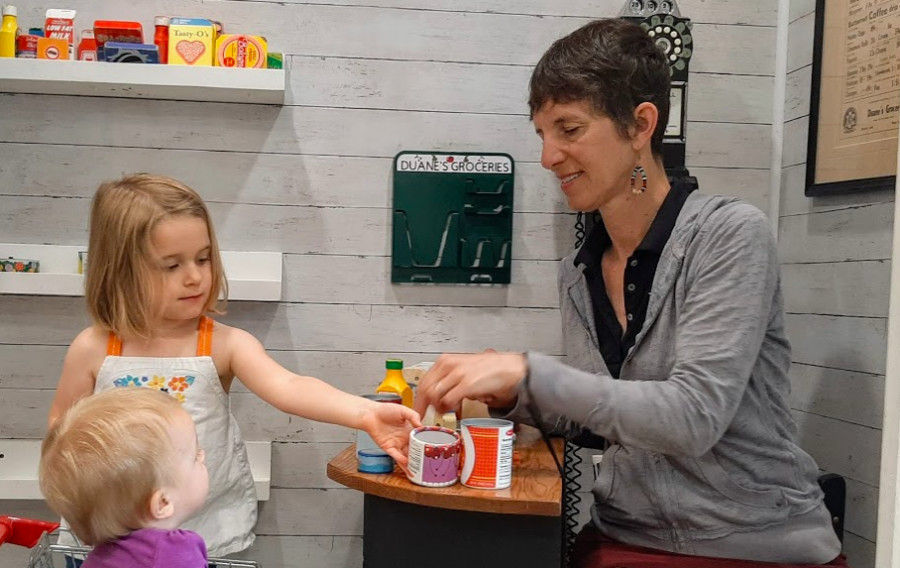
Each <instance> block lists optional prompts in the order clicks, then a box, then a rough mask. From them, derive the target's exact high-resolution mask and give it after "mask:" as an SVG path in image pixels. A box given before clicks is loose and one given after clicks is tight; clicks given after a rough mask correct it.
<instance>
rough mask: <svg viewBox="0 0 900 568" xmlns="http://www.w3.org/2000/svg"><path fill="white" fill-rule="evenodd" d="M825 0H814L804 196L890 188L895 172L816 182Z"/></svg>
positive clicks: (893, 182)
mask: <svg viewBox="0 0 900 568" xmlns="http://www.w3.org/2000/svg"><path fill="white" fill-rule="evenodd" d="M825 2H826V0H816V21H815V32H814V35H813V61H812V89H811V93H810V99H809V131H808V134H807V150H806V152H807V154H806V188H805V190H804V194H805V195H806V196H807V197H816V196H819V195H838V194H847V193H858V192H867V191H885V190H887V191H890V190H893V189H894V188H895V184H896V182H897V176H895V175H894V176H880V177H871V178H861V179H854V180H847V181H840V182H829V183H816V154H817V153H818V139H819V98H820V96H821V94H822V93H821V91H822V58H823V51H824V47H823V41H824V39H825Z"/></svg>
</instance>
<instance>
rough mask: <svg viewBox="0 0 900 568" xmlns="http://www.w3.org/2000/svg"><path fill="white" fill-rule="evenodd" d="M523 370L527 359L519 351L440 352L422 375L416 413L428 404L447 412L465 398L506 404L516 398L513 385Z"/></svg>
mask: <svg viewBox="0 0 900 568" xmlns="http://www.w3.org/2000/svg"><path fill="white" fill-rule="evenodd" d="M527 372H528V363H527V361H526V359H525V355H523V354H521V353H497V352H495V351H486V352H484V353H478V354H474V355H441V356H440V357H438V360H437V361H436V362H435V363H434V365H433V366H432V367H431V369H430V370H429V371H428V373H426V374H425V376H424V377H422V380H421V382H420V383H419V389H418V390H419V392H418V393H417V394H416V404H415V407H416V410H417V411H419V413H420V414H422V413H424V412H425V409H427V408H428V405H433V406H434V407H435V409H437V411H438V412H450V411H452V410H456V409H458V408H459V407H460V405H461V404H462V400H463V399H464V398H468V399H470V400H477V401H479V402H483V403H485V404H487V405H488V406H492V407H494V408H509V407H512V406H513V405H514V404H515V402H516V388H517V387H518V386H519V383H521V382H522V380H524V379H525V375H526V373H527Z"/></svg>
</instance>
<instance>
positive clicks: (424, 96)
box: [0, 0, 777, 567]
mask: <svg viewBox="0 0 900 568" xmlns="http://www.w3.org/2000/svg"><path fill="white" fill-rule="evenodd" d="M621 4H622V1H620V0H570V1H568V2H558V1H557V0H521V1H517V2H514V3H513V2H501V1H500V0H453V1H451V0H359V1H353V0H343V1H341V0H331V1H329V2H327V3H325V2H322V3H315V2H302V1H287V2H285V1H280V2H274V1H265V0H263V1H249V0H227V1H221V0H212V1H209V0H208V1H200V0H153V1H147V2H142V3H140V4H126V3H121V2H114V1H113V0H72V1H70V2H68V4H67V7H70V8H74V9H77V10H78V14H79V16H78V18H79V21H80V22H82V24H80V25H79V27H81V26H82V25H84V24H85V23H86V22H90V21H93V20H94V19H98V18H103V19H138V20H140V21H142V22H143V23H144V25H145V30H146V29H150V24H151V22H152V17H153V16H154V15H157V14H170V15H183V16H201V17H210V18H214V19H217V20H220V21H221V22H223V24H224V25H225V27H226V29H227V30H234V31H244V32H250V33H261V34H265V35H266V36H267V38H268V40H269V45H270V46H271V48H272V49H273V51H283V52H285V54H286V64H287V65H288V66H289V68H290V75H289V76H290V85H289V92H288V95H287V103H286V105H285V106H284V107H266V106H252V105H235V104H212V103H181V102H164V101H140V100H126V99H107V98H89V97H62V96H50V95H44V96H28V95H4V94H0V125H2V126H0V242H30V243H48V244H84V243H85V242H86V240H87V234H86V221H87V212H88V207H89V200H90V196H91V194H92V192H93V190H94V188H95V187H96V186H97V184H98V183H99V182H100V181H101V180H103V179H107V178H111V177H115V176H118V175H120V174H122V173H124V172H132V171H153V172H159V173H163V174H167V175H172V176H175V177H177V178H179V179H182V180H183V181H185V182H186V183H188V184H190V185H192V186H193V187H195V188H196V189H197V190H198V191H200V193H201V194H202V195H203V196H204V198H205V199H206V200H207V201H208V202H209V204H210V208H211V210H212V213H213V216H214V219H215V223H216V228H217V232H218V234H219V237H220V240H221V244H222V246H223V248H226V249H231V250H273V251H282V252H285V253H286V256H285V285H284V298H285V301H284V302H281V303H279V304H255V303H234V304H232V305H231V307H230V313H229V316H228V318H227V321H228V322H229V323H233V324H235V325H239V326H242V327H245V328H246V329H248V330H250V331H251V332H253V333H254V334H256V335H257V336H258V337H259V338H260V339H261V340H262V341H264V343H265V344H266V346H267V347H268V348H269V349H270V351H271V353H272V354H273V356H274V357H275V358H276V359H278V360H279V361H281V362H282V363H283V364H285V365H286V366H288V367H289V368H291V369H295V370H297V371H298V372H302V373H308V374H313V375H316V376H320V377H322V378H325V379H326V380H329V381H330V382H332V383H333V384H335V385H336V386H338V387H340V388H343V389H346V390H349V391H351V392H367V391H370V390H371V389H372V387H374V385H375V384H377V382H378V381H379V380H380V378H381V375H382V373H383V371H382V369H383V361H384V359H385V358H386V357H393V356H400V357H403V358H404V359H405V360H407V361H410V362H417V361H420V360H429V359H431V358H433V357H434V356H435V355H436V354H437V353H440V352H442V351H446V350H450V351H454V350H456V351H464V350H477V349H482V348H484V347H488V346H491V347H495V348H498V349H535V350H540V351H544V352H547V353H551V354H561V341H560V336H559V322H558V312H557V310H556V303H557V300H556V290H555V279H556V261H557V260H558V259H559V258H560V257H562V256H563V255H564V254H566V253H567V251H569V250H570V249H571V247H572V245H573V242H574V237H573V230H572V224H573V217H572V216H571V215H569V214H567V212H566V207H565V203H564V201H563V200H562V199H561V198H560V197H561V196H560V195H559V193H558V192H557V190H556V187H555V184H554V183H553V180H552V178H551V177H550V176H548V175H547V174H546V173H544V172H543V171H542V170H541V168H540V165H539V163H538V161H539V152H540V145H539V141H538V139H537V137H536V136H534V134H533V132H532V129H531V126H530V124H529V123H528V120H527V109H526V106H525V100H526V86H527V80H528V76H529V73H530V68H531V66H533V65H534V63H535V62H536V61H537V59H538V58H539V57H540V55H541V53H542V52H543V50H544V49H546V47H548V46H549V45H550V43H551V42H552V41H553V40H554V39H556V38H557V37H559V36H561V35H563V34H565V33H567V32H569V31H571V30H573V29H575V28H577V27H578V26H580V25H582V24H583V23H586V22H587V21H589V20H591V19H593V18H597V17H611V16H614V15H616V13H617V12H618V10H619V9H620V7H621ZM680 4H681V6H682V10H683V12H684V14H685V15H686V16H688V17H691V18H692V19H693V20H694V22H695V28H694V35H695V38H696V42H697V45H698V46H699V47H698V51H697V52H696V54H695V58H694V61H693V62H692V64H691V68H692V71H693V73H692V76H691V93H690V103H689V104H690V109H689V118H690V126H689V137H690V138H689V147H688V159H689V166H690V168H691V171H692V172H693V173H695V175H697V176H698V177H699V179H700V182H701V185H702V187H703V188H704V190H705V191H707V192H713V193H725V194H730V195H736V196H740V197H744V198H746V199H748V200H749V201H750V202H752V203H754V204H756V205H758V206H759V207H761V208H765V207H766V201H767V199H768V187H767V185H768V177H769V164H770V156H769V154H770V149H771V142H770V132H771V124H772V102H771V101H772V86H773V75H774V44H775V41H774V40H775V25H776V4H777V2H776V0H765V1H758V2H746V1H745V0H718V1H717V2H706V1H704V0H683V1H682V2H680ZM47 7H50V6H49V5H47V6H45V5H42V4H39V3H29V4H28V5H24V6H23V5H20V6H19V12H20V21H21V22H22V23H23V25H32V24H34V23H37V22H38V21H40V20H41V14H42V13H43V11H44V10H45V9H46V8H47ZM0 91H2V84H0ZM404 149H423V150H428V149H434V150H456V151H504V152H509V153H511V154H512V155H513V156H514V157H515V159H516V161H517V179H516V184H517V195H516V205H515V213H516V214H515V219H514V224H515V248H514V255H515V259H516V262H515V263H514V264H513V267H514V268H513V280H514V283H513V284H512V285H511V286H509V287H507V288H496V289H481V288H479V289H470V288H466V289H459V288H428V287H415V288H412V287H395V286H391V285H390V282H389V258H388V257H387V255H388V253H389V247H390V240H389V234H390V210H389V208H390V202H391V197H390V165H391V158H392V157H393V156H394V155H395V154H396V153H397V152H398V151H400V150H404ZM0 314H2V315H0V357H2V359H0V360H2V361H4V362H5V364H4V365H3V367H2V370H0V437H12V438H40V437H42V436H43V433H44V424H45V417H46V413H47V410H48V407H49V404H50V401H51V398H52V389H53V388H54V386H55V382H56V380H57V377H58V374H59V370H60V367H61V361H62V357H63V355H64V353H65V346H66V345H67V344H68V342H70V341H71V339H72V338H73V337H74V336H75V334H76V333H77V331H78V330H79V329H80V328H81V327H82V326H84V325H85V324H86V323H87V321H86V318H85V315H84V309H83V306H82V304H81V301H80V300H78V299H70V298H35V297H11V296H0ZM232 399H233V403H234V411H235V414H236V415H237V416H238V419H239V421H240V423H241V425H242V428H243V431H244V433H245V436H246V437H247V438H248V439H255V440H269V439H271V440H276V441H277V442H278V443H276V444H275V445H274V452H273V453H274V455H273V485H274V488H273V491H272V500H271V501H269V502H268V503H266V504H264V505H263V506H262V508H261V515H260V523H259V525H258V527H257V531H258V533H259V534H260V535H261V537H260V540H259V544H258V545H257V546H256V547H254V550H253V551H252V556H253V557H254V558H258V559H261V560H263V561H264V562H266V563H267V565H269V566H286V567H292V566H304V567H320V566H321V567H346V566H351V567H352V566H357V567H358V566H361V564H362V560H361V554H362V544H361V537H360V535H361V534H362V515H361V508H362V499H361V496H360V495H359V494H358V493H356V492H353V491H350V490H346V489H343V488H341V487H339V486H337V485H335V484H334V483H332V482H330V481H328V480H327V479H326V477H325V464H326V462H327V461H328V459H330V457H332V456H333V455H334V454H336V453H337V452H338V451H340V450H341V449H342V448H343V447H344V446H345V445H346V443H347V442H349V441H351V440H352V439H353V433H352V432H349V431H347V430H345V429H342V428H336V427H331V426H325V425H320V424H314V423H310V422H308V421H306V420H302V419H297V418H291V417H288V416H286V415H282V414H280V413H278V412H276V411H274V410H272V409H270V408H267V407H266V406H265V405H264V404H262V403H261V402H260V401H259V400H258V399H256V398H255V397H254V396H252V395H250V394H249V393H247V392H246V390H244V389H243V388H241V387H237V389H236V392H235V394H234V395H233V397H232ZM587 497H589V496H587ZM0 513H18V514H22V515H28V514H31V515H32V516H34V515H38V516H46V515H48V512H47V511H46V510H45V509H44V508H43V507H42V506H41V505H40V504H38V503H28V502H9V501H7V502H0ZM13 554H14V553H13V552H12V551H10V550H7V548H4V549H3V550H2V551H0V566H7V565H10V566H16V565H18V564H20V563H21V564H22V565H24V561H22V562H19V557H17V556H12V555H13ZM7 562H9V563H7Z"/></svg>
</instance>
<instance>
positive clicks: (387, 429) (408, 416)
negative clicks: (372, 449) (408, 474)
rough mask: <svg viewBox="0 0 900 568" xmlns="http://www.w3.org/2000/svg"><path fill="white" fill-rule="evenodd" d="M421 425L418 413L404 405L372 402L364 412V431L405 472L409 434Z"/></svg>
mask: <svg viewBox="0 0 900 568" xmlns="http://www.w3.org/2000/svg"><path fill="white" fill-rule="evenodd" d="M421 425H422V421H421V420H420V419H419V415H418V413H416V411H415V410H412V409H410V408H407V407H405V406H403V405H402V404H392V403H385V402H372V403H371V404H370V405H367V406H366V409H365V410H364V411H363V417H362V429H363V430H365V431H366V432H367V433H368V434H369V436H371V437H372V439H373V440H374V441H375V443H376V444H378V445H379V446H380V447H381V449H382V450H384V451H386V452H387V453H388V455H390V456H391V457H392V458H394V461H395V462H397V465H399V466H400V467H401V468H403V470H404V471H406V464H407V462H408V457H407V453H408V451H409V433H410V432H411V431H412V430H413V428H418V427H419V426H421Z"/></svg>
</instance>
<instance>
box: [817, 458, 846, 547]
mask: <svg viewBox="0 0 900 568" xmlns="http://www.w3.org/2000/svg"><path fill="white" fill-rule="evenodd" d="M819 487H821V488H822V491H823V492H824V493H825V507H826V508H827V509H828V512H829V513H831V524H832V525H834V533H835V534H836V535H837V537H838V540H840V541H841V544H843V542H844V514H845V512H846V510H847V482H846V481H844V478H843V477H841V476H840V475H838V474H836V473H826V474H825V475H820V476H819Z"/></svg>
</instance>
